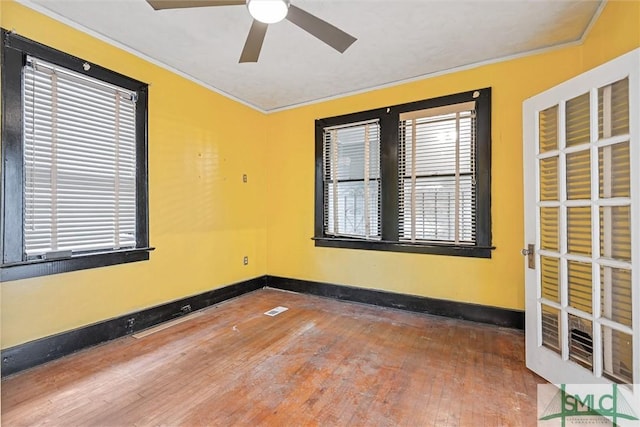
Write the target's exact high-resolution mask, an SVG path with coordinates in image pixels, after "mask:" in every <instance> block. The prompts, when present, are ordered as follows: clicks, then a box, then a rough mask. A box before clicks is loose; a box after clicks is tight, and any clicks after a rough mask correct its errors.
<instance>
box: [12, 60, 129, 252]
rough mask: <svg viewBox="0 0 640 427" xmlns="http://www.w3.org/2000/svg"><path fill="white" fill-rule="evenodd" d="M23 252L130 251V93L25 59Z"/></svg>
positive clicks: (44, 62) (42, 62)
mask: <svg viewBox="0 0 640 427" xmlns="http://www.w3.org/2000/svg"><path fill="white" fill-rule="evenodd" d="M23 97H24V98H23V99H24V102H23V123H24V144H23V149H24V252H25V254H26V256H27V259H31V258H34V257H41V256H44V257H45V258H46V257H47V254H49V253H52V252H58V251H65V252H67V251H71V252H74V253H75V252H84V251H98V250H117V249H124V248H134V247H135V246H136V93H135V92H132V91H129V90H126V89H123V88H119V87H116V86H113V85H110V84H107V83H104V82H102V81H99V80H97V79H93V78H90V77H87V76H84V75H81V74H78V73H75V72H72V71H70V70H67V69H65V68H62V67H59V66H56V65H53V64H50V63H48V62H46V61H42V60H39V59H35V58H31V57H28V59H27V63H26V65H25V67H24V71H23Z"/></svg>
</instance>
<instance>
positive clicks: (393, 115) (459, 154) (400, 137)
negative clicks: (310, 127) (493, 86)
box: [315, 88, 493, 258]
mask: <svg viewBox="0 0 640 427" xmlns="http://www.w3.org/2000/svg"><path fill="white" fill-rule="evenodd" d="M490 127H491V90H490V89H489V88H487V89H481V90H476V91H471V92H465V93H460V94H456V95H450V96H445V97H441V98H434V99H429V100H424V101H418V102H413V103H409V104H403V105H397V106H393V107H388V108H383V109H378V110H370V111H365V112H360V113H354V114H348V115H344V116H338V117H331V118H326V119H321V120H317V121H316V211H315V212H316V219H315V224H316V225H315V241H316V245H317V246H328V247H345V248H356V249H373V250H390V251H400V252H420V253H433V254H445V255H463V256H475V257H485V258H489V257H490V256H491V249H493V248H492V246H491V217H490V210H491V202H490V187H491V183H490V177H491V172H490V162H491V151H490V149H491V144H490V135H491V130H490Z"/></svg>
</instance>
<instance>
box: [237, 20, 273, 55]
mask: <svg viewBox="0 0 640 427" xmlns="http://www.w3.org/2000/svg"><path fill="white" fill-rule="evenodd" d="M268 26H269V25H267V24H263V23H262V22H260V21H256V20H255V19H254V20H253V24H251V29H250V30H249V35H248V36H247V41H246V42H245V43H244V49H242V55H240V61H239V62H240V63H243V62H258V57H259V56H260V50H261V49H262V43H263V42H264V36H265V35H266V34H267V27H268Z"/></svg>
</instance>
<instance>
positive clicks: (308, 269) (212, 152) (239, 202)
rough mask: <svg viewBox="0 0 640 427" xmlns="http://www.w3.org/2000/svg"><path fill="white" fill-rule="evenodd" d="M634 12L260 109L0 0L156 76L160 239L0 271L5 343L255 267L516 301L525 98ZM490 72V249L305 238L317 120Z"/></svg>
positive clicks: (610, 38)
mask: <svg viewBox="0 0 640 427" xmlns="http://www.w3.org/2000/svg"><path fill="white" fill-rule="evenodd" d="M638 22H640V3H639V2H609V4H608V5H607V7H606V8H605V10H604V12H603V14H602V16H601V18H600V19H599V20H598V22H597V25H596V26H595V27H594V28H593V29H592V31H591V32H590V35H589V37H588V38H587V40H586V41H585V43H584V44H583V45H581V46H575V47H570V48H565V49H561V50H556V51H553V52H549V53H545V54H539V55H535V56H530V57H526V58H521V59H515V60H510V61H505V62H502V63H498V64H493V65H486V66H482V67H477V68H474V69H471V70H467V71H461V72H456V73H452V74H449V75H445V76H440V77H434V78H429V79H425V80H422V81H419V82H415V83H409V84H403V85H400V86H396V87H393V88H388V89H382V90H376V91H372V92H369V93H365V94H362V95H356V96H351V97H346V98H342V99H338V100H335V101H329V102H323V103H319V104H316V105H312V106H308V107H301V108H297V109H294V110H290V111H285V112H281V113H276V114H272V115H263V114H261V113H258V112H255V111H253V110H251V109H249V108H247V107H244V106H242V105H240V104H238V103H236V102H234V101H231V100H228V99H226V98H224V97H222V96H220V95H218V94H215V93H212V92H210V91H208V90H206V89H203V88H202V87H199V86H198V85H196V84H194V83H191V82H189V81H187V80H185V79H183V78H181V77H178V76H176V75H174V74H172V73H170V72H168V71H166V70H164V69H161V68H159V67H156V66H154V65H152V64H149V63H147V62H145V61H143V60H141V59H139V58H136V57H135V56H133V55H130V54H128V53H125V52H122V51H121V50H119V49H116V48H114V47H112V46H109V45H107V44H105V43H103V42H100V41H97V40H95V39H93V38H91V37H89V36H87V35H84V34H82V33H80V32H78V31H76V30H73V29H70V28H68V27H66V26H64V25H62V24H60V23H57V22H55V21H53V20H51V19H49V18H46V17H43V16H41V15H39V14H38V13H36V12H33V11H30V10H28V9H26V8H24V7H22V6H19V5H17V4H15V3H13V2H8V1H0V23H1V24H2V27H3V28H7V29H13V30H15V31H16V32H17V33H19V34H21V35H23V36H26V37H29V38H32V39H35V40H37V41H40V42H42V43H45V44H47V45H50V46H52V47H55V48H58V49H61V50H64V51H67V52H69V53H71V54H73V55H76V56H80V57H82V58H84V59H86V60H88V61H90V62H95V63H98V64H100V65H103V66H106V67H108V68H111V69H114V70H115V71H118V72H120V73H123V74H126V75H129V76H131V77H134V78H136V79H139V80H142V81H145V82H148V83H150V84H151V86H150V107H149V125H150V126H149V160H150V176H149V188H150V231H151V239H150V240H151V244H152V245H153V246H155V247H157V250H156V251H155V252H153V253H152V254H151V260H150V261H147V262H140V263H134V264H125V265H119V266H112V267H105V268H99V269H95V270H88V271H80V272H73V273H65V274H60V275H55V276H49V277H44V278H33V279H28V280H20V281H14V282H6V283H2V285H1V286H2V287H1V291H2V301H1V310H2V313H1V320H2V348H7V347H11V346H14V345H17V344H20V343H23V342H26V341H31V340H33V339H37V338H40V337H43V336H47V335H51V334H54V333H57V332H61V331H65V330H69V329H73V328H76V327H79V326H82V325H86V324H90V323H93V322H97V321H100V320H103V319H107V318H110V317H114V316H118V315H122V314H124V313H127V312H130V311H135V310H139V309H141V308H144V307H149V306H152V305H156V304H159V303H162V302H166V301H169V300H173V299H177V298H181V297H184V296H187V295H192V294H197V293H199V292H203V291H206V290H210V289H213V288H216V287H220V286H224V285H227V284H231V283H234V282H237V281H241V280H245V279H248V278H252V277H256V276H261V275H264V274H271V275H279V276H287V277H293V278H299V279H308V280H317V281H324V282H330V283H338V284H345V285H354V286H361V287H367V288H375V289H384V290H388V291H394V292H402V293H408V294H414V295H423V296H430V297H436V298H444V299H450V300H457V301H467V302H474V303H479V304H487V305H492V306H501V307H508V308H515V309H522V308H523V307H524V283H523V280H524V279H523V261H522V258H521V256H520V255H519V250H520V248H521V247H522V236H523V220H522V217H523V211H522V209H523V208H522V204H523V197H522V118H521V114H522V113H521V106H522V101H523V100H524V99H526V98H528V97H530V96H532V95H534V94H535V93H538V92H540V91H543V90H545V89H547V88H549V87H551V86H553V85H555V84H557V83H560V82H561V81H563V80H566V79H567V78H570V77H572V76H575V75H577V74H579V73H581V72H582V71H585V70H587V69H589V68H592V67H593V66H595V65H598V64H600V63H602V62H604V61H606V60H608V59H611V58H613V57H615V56H618V55H619V54H621V53H624V52H626V51H629V50H631V49H633V48H635V47H638V46H640V34H639V31H640V30H639V29H638V27H639V25H638ZM485 86H491V87H493V115H492V120H493V135H492V137H493V158H492V161H493V172H492V175H493V182H492V197H493V205H492V219H493V223H494V226H493V242H494V244H495V246H497V249H496V251H494V254H493V258H492V259H490V260H486V259H471V258H456V257H446V256H433V255H416V254H404V253H389V252H374V251H360V250H343V249H334V248H315V247H314V245H313V242H312V241H311V237H312V236H313V200H314V195H313V187H314V183H313V177H314V135H313V121H314V119H316V118H320V117H328V116H333V115H337V114H343V113H350V112H355V111H361V110H366V109H371V108H375V107H381V106H385V105H393V104H399V103H403V102H408V101H413V100H418V99H424V98H431V97H434V96H439V95H446V94H451V93H456V92H462V91H466V90H471V89H477V88H481V87H485ZM249 121H250V122H252V123H254V124H255V125H254V126H251V127H247V126H236V125H234V124H235V123H247V122H249ZM267 147H268V149H267ZM243 173H247V174H248V176H249V183H248V184H242V179H241V178H242V174H243ZM265 207H266V209H265ZM265 210H266V215H265ZM244 255H248V256H249V257H250V264H249V266H246V267H245V266H243V265H242V257H243V256H244Z"/></svg>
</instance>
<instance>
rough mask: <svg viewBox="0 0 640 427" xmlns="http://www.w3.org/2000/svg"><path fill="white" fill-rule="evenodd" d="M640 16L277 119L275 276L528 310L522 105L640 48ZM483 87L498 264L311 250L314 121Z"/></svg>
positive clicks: (272, 218)
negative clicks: (561, 43) (563, 43)
mask: <svg viewBox="0 0 640 427" xmlns="http://www.w3.org/2000/svg"><path fill="white" fill-rule="evenodd" d="M639 17H640V2H609V3H608V5H607V6H606V7H605V9H604V11H603V13H602V15H601V17H600V18H599V19H598V21H597V23H596V25H595V27H594V28H593V29H592V31H591V32H590V33H589V35H588V38H587V39H586V40H585V43H584V44H583V45H580V46H575V47H569V48H564V49H561V50H555V51H552V52H548V53H543V54H538V55H533V56H528V57H525V58H521V59H514V60H509V61H504V62H501V63H497V64H493V65H486V66H480V67H477V68H474V69H470V70H466V71H460V72H455V73H451V74H447V75H444V76H440V77H434V78H429V79H425V80H421V81H418V82H415V83H408V84H403V85H400V86H396V87H392V88H387V89H381V90H376V91H371V92H368V93H365V94H360V95H355V96H350V97H345V98H341V99H337V100H332V101H328V102H323V103H318V104H314V105H311V106H307V107H302V108H297V109H294V110H290V111H284V112H281V113H278V114H273V115H270V116H269V121H268V129H269V132H268V140H269V146H270V147H271V149H270V150H269V152H268V156H269V164H271V165H277V167H270V168H269V170H268V174H269V183H268V185H269V195H270V197H269V201H268V215H269V217H268V221H267V223H268V227H269V239H268V250H267V257H268V271H269V274H271V275H277V276H285V277H295V278H300V279H307V280H315V281H321V282H329V283H338V284H344V285H353V286H359V287H365V288H374V289H383V290H387V291H393V292H401V293H408V294H414V295H421V296H429V297H435V298H442V299H448V300H456V301H465V302H472V303H478V304H485V305H491V306H499V307H506V308H514V309H523V308H524V270H523V269H524V267H523V259H522V256H521V255H520V249H521V248H522V247H523V235H524V224H523V191H522V185H523V182H522V181H523V180H522V102H523V101H524V100H525V99H526V98H528V97H531V96H532V95H534V94H536V93H539V92H541V91H543V90H546V89H548V88H550V87H552V86H554V85H556V84H558V83H560V82H562V81H564V80H566V79H568V78H570V77H573V76H575V75H577V74H579V73H581V72H583V71H586V70H587V69H589V68H592V67H594V66H595V65H598V64H601V63H602V62H605V61H606V60H608V59H612V58H614V57H616V56H618V55H620V54H622V53H624V52H627V51H629V50H631V49H633V48H635V47H638V46H640V19H639ZM486 86H491V87H492V88H493V90H492V102H493V105H492V110H493V111H492V149H493V154H492V162H493V164H492V220H493V244H494V245H495V246H496V247H497V249H496V250H495V251H494V252H493V258H492V259H471V258H461V257H448V256H436V255H423V254H407V253H389V252H376V251H362V250H353V249H336V248H316V247H315V246H314V244H313V242H312V241H311V239H310V238H311V237H312V236H313V200H314V193H313V189H314V143H313V140H314V134H313V132H314V127H313V121H314V119H317V118H321V117H329V116H335V115H339V114H346V113H351V112H356V111H362V110H367V109H372V108H378V107H383V106H387V105H394V104H400V103H405V102H409V101H415V100H420V99H426V98H432V97H436V96H441V95H447V94H452V93H457V92H463V91H467V90H473V89H478V88H483V87H486ZM281 156H286V161H283V160H282V157H281ZM276 236H277V237H276Z"/></svg>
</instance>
